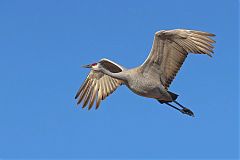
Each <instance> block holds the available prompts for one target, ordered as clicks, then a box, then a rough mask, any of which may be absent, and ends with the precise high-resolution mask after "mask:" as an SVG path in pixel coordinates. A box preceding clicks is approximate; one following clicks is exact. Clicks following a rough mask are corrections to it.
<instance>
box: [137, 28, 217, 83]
mask: <svg viewBox="0 0 240 160" xmlns="http://www.w3.org/2000/svg"><path fill="white" fill-rule="evenodd" d="M211 36H215V35H214V34H211V33H207V32H202V31H194V30H185V29H176V30H168V31H164V30H163V31H159V32H157V33H156V34H155V37H154V42H153V46H152V50H151V52H150V54H149V56H148V58H147V59H146V61H145V62H144V63H143V64H142V66H141V68H142V70H143V72H158V75H159V78H160V80H161V82H162V84H163V86H164V87H165V88H168V87H169V85H170V84H171V82H172V81H173V79H174V77H175V76H176V74H177V72H178V71H179V69H180V68H181V66H182V64H183V62H184V60H185V59H186V57H187V55H188V53H195V54H207V55H209V56H212V53H213V49H214V46H213V45H212V43H215V41H214V40H212V39H211V38H210V37H211Z"/></svg>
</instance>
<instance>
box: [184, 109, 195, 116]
mask: <svg viewBox="0 0 240 160" xmlns="http://www.w3.org/2000/svg"><path fill="white" fill-rule="evenodd" d="M181 112H182V113H183V114H187V115H189V116H192V117H194V113H193V112H192V111H191V110H190V109H188V108H183V109H182V110H181Z"/></svg>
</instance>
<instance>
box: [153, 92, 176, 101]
mask: <svg viewBox="0 0 240 160" xmlns="http://www.w3.org/2000/svg"><path fill="white" fill-rule="evenodd" d="M167 92H168V94H170V96H171V98H172V101H175V100H176V99H177V97H178V95H177V94H176V93H173V92H170V91H167ZM157 101H158V102H160V103H161V104H163V103H166V102H172V101H164V100H159V99H157Z"/></svg>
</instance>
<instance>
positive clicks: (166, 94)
mask: <svg viewBox="0 0 240 160" xmlns="http://www.w3.org/2000/svg"><path fill="white" fill-rule="evenodd" d="M212 36H215V35H214V34H211V33H207V32H202V31H196V30H186V29H175V30H161V31H158V32H156V33H155V36H154V41H153V45H152V49H151V51H150V53H149V55H148V57H147V59H146V60H145V61H144V63H143V64H142V65H140V66H138V67H136V68H132V69H126V68H124V67H122V66H121V65H119V64H117V63H115V62H113V61H111V60H108V59H106V58H104V59H101V60H100V61H99V62H97V63H93V64H89V65H86V66H83V67H85V68H90V69H91V71H90V73H89V75H88V76H87V78H86V80H85V81H84V83H83V84H82V86H81V87H80V89H79V90H78V92H77V94H76V96H75V99H77V104H79V103H81V101H82V100H83V99H84V102H83V108H84V107H85V106H86V105H87V104H88V102H89V107H88V109H91V108H92V106H93V104H94V101H95V100H96V109H97V108H98V107H99V105H100V102H101V100H104V99H105V98H106V97H107V96H109V95H110V94H111V93H112V92H114V91H115V90H116V89H117V87H118V86H120V85H123V84H124V85H126V86H127V87H128V88H129V89H130V90H131V91H133V92H134V93H136V94H138V95H140V96H144V97H148V98H154V99H156V100H157V101H158V102H160V103H161V104H167V105H168V106H171V107H173V108H175V109H176V110H178V111H180V112H181V113H183V114H187V115H189V116H194V113H193V112H192V111H191V110H190V109H188V108H186V107H184V106H183V105H181V104H179V103H178V102H177V101H176V99H177V97H178V95H177V94H175V93H173V92H170V91H168V87H169V85H170V84H171V82H172V81H173V79H174V77H175V76H176V74H177V72H178V70H179V69H180V68H181V66H182V64H183V62H184V60H185V58H186V57H187V55H188V53H194V54H207V55H209V56H210V57H211V56H212V53H213V48H214V47H213V45H212V44H213V43H215V41H214V40H212V39H211V38H210V37H212ZM171 102H173V103H175V104H176V105H177V106H178V107H176V106H175V105H173V104H172V103H171Z"/></svg>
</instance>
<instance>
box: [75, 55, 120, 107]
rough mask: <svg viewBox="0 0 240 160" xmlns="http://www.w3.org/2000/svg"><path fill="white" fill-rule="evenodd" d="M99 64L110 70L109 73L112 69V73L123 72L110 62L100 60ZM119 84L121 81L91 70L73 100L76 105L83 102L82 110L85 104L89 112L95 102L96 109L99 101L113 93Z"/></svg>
mask: <svg viewBox="0 0 240 160" xmlns="http://www.w3.org/2000/svg"><path fill="white" fill-rule="evenodd" d="M100 62H102V63H103V64H104V65H105V67H106V68H108V69H110V71H111V69H112V72H114V73H117V72H120V71H123V70H124V68H123V67H121V66H120V65H117V64H116V63H114V62H112V61H110V60H107V59H102V60H101V61H100ZM121 84H123V82H122V81H121V80H118V79H115V78H113V77H110V76H108V75H106V74H104V73H102V72H99V71H94V70H91V71H90V73H89V74H88V76H87V78H86V80H85V81H84V82H83V84H82V86H81V87H80V89H79V90H78V92H77V94H76V96H75V99H77V104H80V103H81V102H82V100H83V106H82V108H85V107H86V106H87V104H89V105H88V109H89V110H90V109H91V108H92V106H93V105H94V102H95V101H96V109H97V108H98V107H99V106H100V103H101V101H102V100H104V99H105V98H106V97H107V96H109V95H110V94H111V93H113V92H114V91H115V90H116V89H117V87H118V86H120V85H121Z"/></svg>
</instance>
